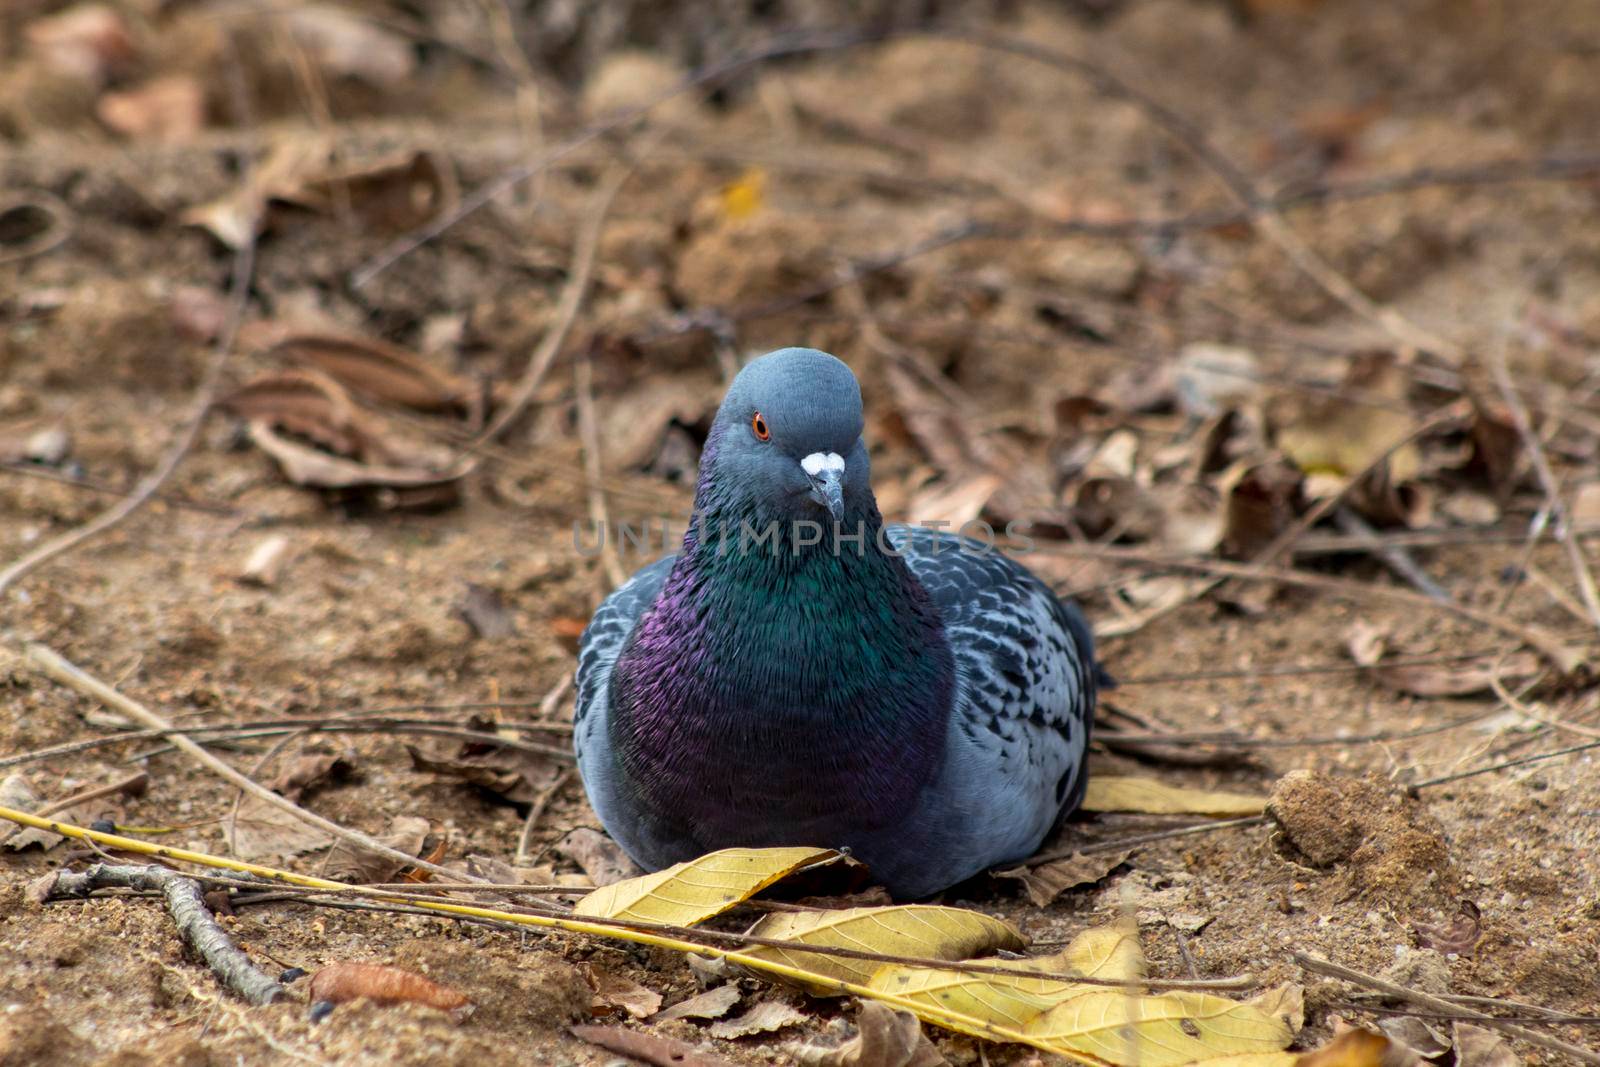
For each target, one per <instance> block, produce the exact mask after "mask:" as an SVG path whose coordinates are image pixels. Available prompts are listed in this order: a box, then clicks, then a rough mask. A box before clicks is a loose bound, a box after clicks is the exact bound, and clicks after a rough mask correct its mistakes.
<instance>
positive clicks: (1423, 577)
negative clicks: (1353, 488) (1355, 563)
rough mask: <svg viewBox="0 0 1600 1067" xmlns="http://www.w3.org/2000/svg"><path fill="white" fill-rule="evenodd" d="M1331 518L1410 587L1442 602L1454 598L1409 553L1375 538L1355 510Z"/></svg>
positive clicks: (1341, 511) (1344, 510)
mask: <svg viewBox="0 0 1600 1067" xmlns="http://www.w3.org/2000/svg"><path fill="white" fill-rule="evenodd" d="M1333 521H1334V522H1335V523H1337V524H1338V525H1339V528H1340V529H1341V530H1343V531H1344V532H1345V533H1347V534H1350V535H1351V536H1352V537H1355V538H1357V539H1358V540H1362V541H1365V542H1366V545H1367V546H1368V547H1369V549H1370V550H1371V552H1372V553H1373V555H1375V556H1377V557H1378V558H1379V559H1381V560H1383V562H1384V564H1385V565H1386V566H1387V567H1388V568H1389V569H1390V570H1391V571H1393V572H1394V573H1395V574H1396V575H1397V576H1398V577H1400V578H1402V579H1404V580H1405V581H1407V582H1409V583H1410V584H1411V586H1412V587H1413V588H1414V589H1416V590H1417V592H1419V593H1421V594H1422V595H1423V596H1426V597H1430V598H1432V599H1434V600H1437V601H1440V602H1442V603H1449V602H1450V601H1451V600H1452V599H1454V598H1453V597H1451V595H1450V594H1449V593H1448V592H1446V591H1445V588H1444V586H1442V585H1440V584H1439V583H1438V582H1436V581H1434V580H1433V578H1432V577H1431V576H1430V575H1429V574H1428V572H1427V571H1425V570H1423V569H1422V567H1421V566H1420V565H1419V564H1418V563H1417V561H1416V560H1414V559H1412V558H1411V553H1409V552H1407V551H1406V550H1405V549H1403V548H1401V547H1399V546H1398V545H1386V544H1384V543H1383V542H1381V541H1379V540H1378V538H1377V534H1378V531H1376V530H1374V529H1373V528H1372V526H1371V525H1370V524H1368V522H1367V520H1366V519H1363V518H1362V517H1361V516H1360V515H1358V514H1356V512H1355V511H1354V509H1352V508H1350V507H1348V506H1344V507H1340V508H1338V509H1337V510H1335V511H1334V513H1333Z"/></svg>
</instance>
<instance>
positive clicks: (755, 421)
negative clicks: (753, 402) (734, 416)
mask: <svg viewBox="0 0 1600 1067" xmlns="http://www.w3.org/2000/svg"><path fill="white" fill-rule="evenodd" d="M750 432H751V433H753V434H755V435H756V440H757V441H770V440H772V431H771V430H769V429H768V428H767V420H766V419H763V418H762V417H761V412H759V411H758V412H756V413H755V414H754V415H752V416H750Z"/></svg>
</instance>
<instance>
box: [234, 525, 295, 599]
mask: <svg viewBox="0 0 1600 1067" xmlns="http://www.w3.org/2000/svg"><path fill="white" fill-rule="evenodd" d="M289 545H290V541H289V539H288V538H287V537H285V536H283V535H282V534H271V535H269V536H267V537H263V538H262V539H261V540H260V541H258V542H256V547H255V548H253V549H251V550H250V555H249V557H248V558H247V559H246V560H245V561H244V566H242V567H240V568H239V570H238V573H236V574H235V575H234V576H233V577H234V580H235V581H237V582H239V583H240V584H242V585H254V586H258V587H260V588H262V589H270V588H272V587H273V586H274V585H276V584H277V583H278V574H279V572H280V571H281V570H282V569H283V564H284V561H285V560H286V559H288V556H289Z"/></svg>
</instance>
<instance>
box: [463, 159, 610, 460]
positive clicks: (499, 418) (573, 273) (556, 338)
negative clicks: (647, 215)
mask: <svg viewBox="0 0 1600 1067" xmlns="http://www.w3.org/2000/svg"><path fill="white" fill-rule="evenodd" d="M633 171H634V168H633V167H632V166H630V165H620V166H618V167H616V168H614V169H613V170H612V172H611V173H610V175H608V176H607V178H606V180H605V181H604V182H602V183H601V185H600V188H599V190H598V191H597V192H596V193H595V195H594V199H593V201H591V202H590V206H589V210H588V212H587V214H586V215H585V216H584V220H583V225H582V226H581V227H580V228H579V230H578V237H577V241H576V243H575V244H574V245H573V250H572V266H571V267H569V268H568V270H567V284H566V286H565V287H564V288H563V289H562V290H561V299H560V302H559V303H557V305H556V317H555V321H554V322H553V323H552V324H551V325H550V328H549V329H548V330H546V331H545V333H544V336H543V337H541V338H540V339H539V347H538V348H536V349H534V352H533V355H532V356H530V357H528V366H527V369H525V370H524V371H523V372H522V377H521V378H520V379H518V381H517V386H516V388H515V389H514V390H512V393H511V397H510V399H509V400H507V402H506V404H505V407H504V408H502V409H501V410H500V411H498V412H496V413H495V417H494V419H493V420H492V421H491V422H490V423H489V425H488V426H487V427H485V429H484V431H483V432H482V433H480V434H479V435H478V436H477V437H475V438H474V439H473V440H472V443H471V444H470V445H469V446H468V450H469V451H471V450H475V449H476V448H477V447H478V446H479V445H484V444H487V443H489V442H491V441H493V440H494V439H495V438H497V437H499V436H500V435H501V434H502V433H503V432H505V429H506V427H507V426H509V425H511V423H512V422H514V421H516V419H517V418H518V417H519V416H520V415H521V414H522V412H523V411H524V410H525V409H526V408H527V406H528V404H529V403H531V402H532V400H533V394H534V393H535V392H537V391H538V389H539V383H541V382H543V381H544V377H545V375H546V374H547V373H549V371H550V366H551V364H553V363H554V362H555V359H556V355H557V353H559V352H560V351H561V346H562V345H563V344H564V343H566V340H567V334H568V333H570V332H571V331H572V324H573V322H575V321H576V320H577V318H578V309H579V308H580V307H582V306H583V298H584V296H585V295H586V294H587V293H588V290H589V279H590V277H591V276H592V275H593V274H594V263H595V255H596V253H597V252H598V251H599V248H600V235H601V233H602V232H604V230H605V224H606V215H607V214H608V213H609V212H610V210H611V202H612V201H613V200H615V199H616V198H617V194H618V193H619V192H621V191H622V187H623V186H624V185H626V184H627V181H628V179H629V178H630V177H632V176H633Z"/></svg>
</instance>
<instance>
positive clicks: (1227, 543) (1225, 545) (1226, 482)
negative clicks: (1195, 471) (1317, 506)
mask: <svg viewBox="0 0 1600 1067" xmlns="http://www.w3.org/2000/svg"><path fill="white" fill-rule="evenodd" d="M1304 485H1305V479H1304V478H1303V477H1302V475H1301V473H1300V471H1299V470H1298V469H1297V468H1296V467H1295V466H1294V465H1293V464H1291V463H1288V462H1286V461H1285V460H1284V459H1282V458H1281V457H1279V456H1270V457H1266V458H1259V457H1257V458H1253V459H1246V460H1241V461H1240V462H1238V463H1236V464H1234V465H1233V466H1232V467H1230V468H1228V470H1226V471H1225V472H1223V474H1222V476H1221V477H1220V478H1219V479H1218V484H1217V488H1218V490H1219V491H1220V492H1221V493H1222V498H1223V502H1224V504H1223V510H1224V514H1225V518H1224V521H1223V533H1222V540H1221V548H1222V553H1223V555H1225V556H1227V557H1228V558H1230V559H1251V558H1253V557H1254V556H1256V555H1257V554H1259V553H1260V552H1261V550H1262V549H1264V548H1266V547H1267V546H1268V545H1269V544H1271V543H1272V542H1273V541H1274V540H1276V539H1277V537H1278V535H1279V534H1281V533H1283V532H1284V531H1285V530H1287V529H1288V528H1289V527H1290V526H1291V525H1292V524H1293V523H1294V521H1295V517H1296V516H1297V515H1298V514H1299V512H1300V510H1301V508H1302V506H1303V504H1304V499H1303V498H1304V492H1303V490H1304Z"/></svg>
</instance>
